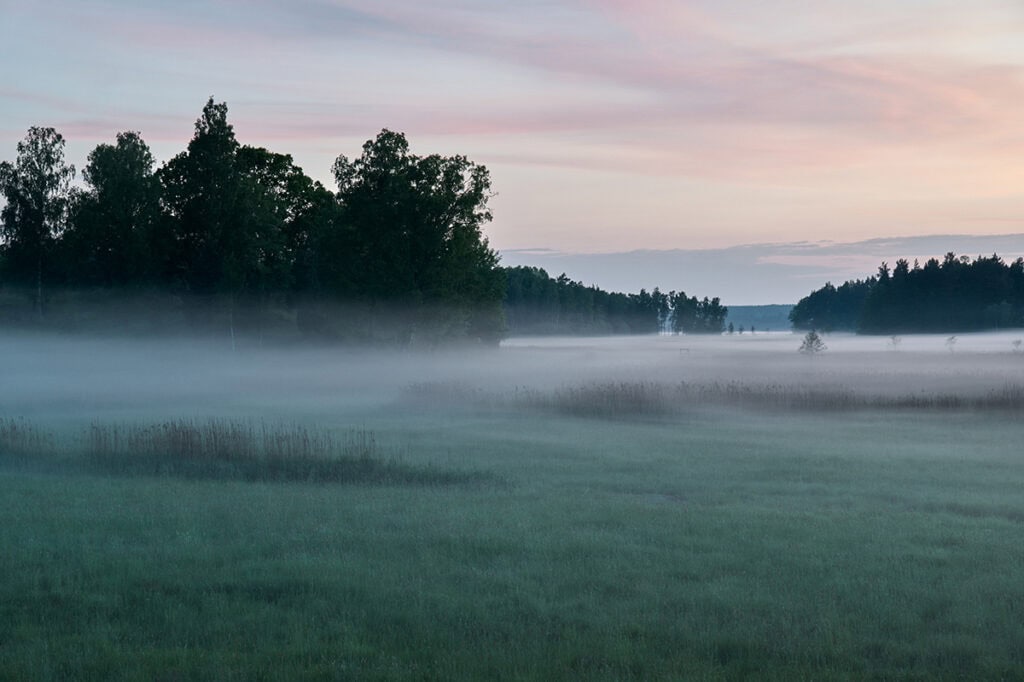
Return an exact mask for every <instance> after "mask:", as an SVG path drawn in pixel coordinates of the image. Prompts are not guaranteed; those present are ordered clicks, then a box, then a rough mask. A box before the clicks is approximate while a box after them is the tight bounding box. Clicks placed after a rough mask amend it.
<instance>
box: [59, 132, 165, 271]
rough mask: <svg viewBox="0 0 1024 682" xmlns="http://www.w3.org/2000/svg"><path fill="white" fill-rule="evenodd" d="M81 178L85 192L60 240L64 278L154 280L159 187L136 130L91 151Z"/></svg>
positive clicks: (151, 162)
mask: <svg viewBox="0 0 1024 682" xmlns="http://www.w3.org/2000/svg"><path fill="white" fill-rule="evenodd" d="M82 176H83V178H84V179H85V182H86V185H87V189H86V190H85V191H84V192H81V193H80V194H78V196H77V197H76V202H75V210H74V217H73V220H72V222H71V225H70V226H69V229H68V231H67V232H66V233H65V235H64V238H63V240H62V241H63V244H64V247H65V249H64V251H65V252H66V254H67V259H66V262H65V270H66V273H67V274H66V279H67V280H68V281H69V282H70V283H72V284H87V285H100V286H107V287H111V286H125V285H128V284H137V283H139V282H141V281H144V280H148V279H150V278H151V277H153V276H154V275H155V274H156V273H155V272H154V268H155V263H154V254H153V253H152V250H151V243H152V240H153V237H154V229H155V227H156V225H157V224H158V221H159V219H160V187H159V184H158V183H157V180H156V177H155V175H154V174H153V155H152V153H151V152H150V150H149V147H148V146H147V145H146V143H145V142H144V141H143V140H142V138H141V137H140V135H139V133H137V132H123V133H118V135H117V143H116V144H114V145H110V144H101V145H99V146H97V147H96V148H95V149H94V150H93V151H92V152H90V153H89V160H88V163H87V164H86V167H85V169H84V170H83V171H82Z"/></svg>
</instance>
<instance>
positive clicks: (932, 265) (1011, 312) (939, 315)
mask: <svg viewBox="0 0 1024 682" xmlns="http://www.w3.org/2000/svg"><path fill="white" fill-rule="evenodd" d="M790 320H791V321H792V322H793V326H794V327H796V328H797V329H813V328H816V329H823V330H849V331H858V332H863V333H868V334H901V333H913V332H957V331H976V330H982V329H998V328H1002V327H1017V326H1022V325H1024V259H1021V258H1018V259H1017V260H1015V261H1014V262H1012V263H1010V264H1009V265H1007V264H1006V263H1004V262H1003V260H1002V259H1001V258H1000V257H999V256H998V255H996V254H993V255H992V256H990V257H984V256H978V257H977V258H975V259H973V260H972V259H971V258H970V257H968V256H957V255H956V254H955V253H952V252H950V253H947V254H946V255H945V257H944V258H943V260H942V261H941V262H940V261H939V260H938V259H936V258H931V259H929V260H928V261H927V262H926V263H925V264H924V266H921V265H920V264H919V263H917V262H916V261H915V262H914V264H913V265H911V264H910V263H909V262H908V261H907V260H905V259H900V260H898V261H896V266H895V267H894V268H892V269H890V267H889V265H888V264H887V263H882V264H881V266H880V267H879V268H878V273H877V274H876V275H875V276H872V277H869V278H867V279H865V280H852V281H849V282H846V283H844V284H843V285H842V286H840V287H838V288H837V287H835V286H833V285H832V284H831V283H827V284H825V286H824V287H822V288H821V289H818V290H816V291H813V292H811V293H810V294H809V295H808V296H806V297H804V298H803V299H801V300H800V302H799V303H797V305H796V306H795V307H794V308H793V310H792V312H791V313H790Z"/></svg>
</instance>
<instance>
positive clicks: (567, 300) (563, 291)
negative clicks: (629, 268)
mask: <svg viewBox="0 0 1024 682" xmlns="http://www.w3.org/2000/svg"><path fill="white" fill-rule="evenodd" d="M504 271H505V278H506V280H507V283H508V284H507V287H506V290H505V300H504V307H505V317H506V319H507V320H508V327H509V331H510V332H511V333H513V334H645V333H652V332H657V331H659V330H660V329H661V328H662V321H663V320H664V319H665V317H666V315H667V314H668V297H667V296H666V295H665V294H662V293H661V292H660V291H658V290H657V289H655V290H654V291H653V292H647V291H645V290H643V289H641V290H640V292H639V293H637V294H623V293H613V292H607V291H604V290H603V289H600V288H598V287H596V286H586V285H585V284H583V283H582V282H574V281H572V280H571V279H569V277H568V276H567V275H566V274H565V273H562V274H561V275H559V276H558V277H557V278H554V277H551V276H550V275H548V273H547V272H546V271H545V270H544V269H543V268H536V267H528V266H517V267H510V268H505V269H504Z"/></svg>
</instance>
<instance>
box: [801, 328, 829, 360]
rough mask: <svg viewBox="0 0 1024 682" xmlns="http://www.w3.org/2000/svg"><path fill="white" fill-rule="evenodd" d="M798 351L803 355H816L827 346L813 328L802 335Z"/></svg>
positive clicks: (826, 348)
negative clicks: (802, 338)
mask: <svg viewBox="0 0 1024 682" xmlns="http://www.w3.org/2000/svg"><path fill="white" fill-rule="evenodd" d="M799 350H800V352H801V353H803V354H804V355H817V354H818V353H821V352H823V351H826V350H828V346H826V345H825V342H824V341H822V340H821V337H820V336H819V335H818V332H816V331H814V330H813V329H812V330H811V331H809V332H807V334H806V335H805V336H804V340H803V343H801V344H800V348H799Z"/></svg>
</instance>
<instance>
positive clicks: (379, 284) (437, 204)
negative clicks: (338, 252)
mask: <svg viewBox="0 0 1024 682" xmlns="http://www.w3.org/2000/svg"><path fill="white" fill-rule="evenodd" d="M333 171H334V177H335V180H336V182H337V185H338V194H337V197H338V203H339V205H340V209H341V212H342V222H343V224H344V225H345V226H346V227H347V230H348V232H347V234H344V235H343V241H347V245H348V246H349V253H346V254H344V256H343V257H344V260H345V262H346V264H347V265H348V270H349V271H348V276H347V277H346V278H345V284H346V285H347V286H348V287H349V294H350V295H354V296H357V297H360V298H363V299H365V300H368V301H369V302H370V303H371V304H376V303H378V302H390V303H398V302H401V303H403V304H413V305H414V306H416V307H417V308H418V309H419V310H420V311H423V312H427V311H429V312H430V316H431V319H436V315H437V313H438V312H439V310H440V309H442V308H443V309H444V310H445V311H447V314H450V315H451V316H452V317H451V318H450V320H449V321H450V323H451V325H452V326H453V327H463V328H464V329H463V331H464V332H468V333H469V334H471V335H473V336H476V337H479V338H486V339H488V340H492V339H497V337H498V336H499V335H500V333H501V331H502V329H503V326H504V322H503V318H502V314H501V299H502V297H503V295H504V288H505V281H504V272H503V271H502V270H500V269H499V268H498V256H497V254H496V253H495V252H494V251H493V250H492V249H491V248H490V247H489V246H488V243H487V239H486V238H484V236H483V234H482V227H483V225H484V224H485V223H487V222H488V221H490V220H491V212H490V210H489V209H488V207H487V201H488V199H490V197H491V181H490V175H489V173H488V171H487V169H486V168H485V167H484V166H479V165H477V164H475V163H473V162H471V161H469V160H468V159H466V157H464V156H451V157H445V156H439V155H436V154H434V155H430V156H424V157H421V156H417V155H415V154H412V153H411V152H410V151H409V143H408V141H407V140H406V139H405V135H403V134H401V133H395V132H392V131H390V130H383V131H381V132H380V134H378V135H377V137H376V138H375V139H373V140H368V141H367V142H366V143H365V144H364V145H363V153H362V155H361V156H360V157H359V158H358V159H355V160H353V161H350V160H349V159H348V158H347V157H345V156H344V155H342V156H339V157H338V159H337V160H336V161H335V163H334V166H333ZM426 320H427V318H426V317H422V316H421V317H420V320H419V321H420V322H421V323H426ZM452 331H453V332H456V333H457V332H458V330H457V329H454V328H453V329H452Z"/></svg>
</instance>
